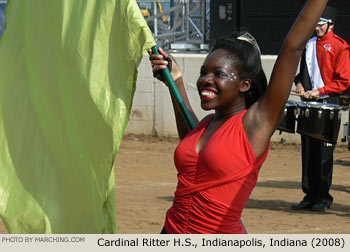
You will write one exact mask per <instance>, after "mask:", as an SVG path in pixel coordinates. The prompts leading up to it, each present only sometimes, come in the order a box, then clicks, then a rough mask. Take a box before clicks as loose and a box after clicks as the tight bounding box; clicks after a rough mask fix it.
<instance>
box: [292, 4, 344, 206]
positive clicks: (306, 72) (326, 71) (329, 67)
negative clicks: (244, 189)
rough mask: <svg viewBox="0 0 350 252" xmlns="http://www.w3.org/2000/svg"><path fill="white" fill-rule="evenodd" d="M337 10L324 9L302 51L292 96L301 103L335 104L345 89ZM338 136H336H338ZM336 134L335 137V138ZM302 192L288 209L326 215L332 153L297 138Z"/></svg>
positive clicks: (308, 139)
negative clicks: (296, 94)
mask: <svg viewBox="0 0 350 252" xmlns="http://www.w3.org/2000/svg"><path fill="white" fill-rule="evenodd" d="M336 14H337V10H336V9H335V8H333V7H329V6H328V7H327V8H326V9H325V11H324V13H323V15H322V17H321V18H320V20H319V22H318V25H317V26H316V28H315V33H316V36H315V37H312V38H311V39H310V40H309V41H308V43H307V45H306V47H305V50H304V53H303V56H302V59H301V63H300V73H299V74H298V75H297V76H296V78H295V83H296V92H297V93H299V94H301V95H302V97H303V100H312V99H314V98H316V97H318V98H319V99H318V101H321V102H323V103H334V104H338V103H339V94H342V93H343V92H344V91H345V90H347V88H348V87H349V82H350V61H349V58H350V47H349V45H348V44H347V42H345V41H344V40H343V39H342V38H340V37H339V36H337V35H336V34H334V31H333V30H334V23H335V18H336ZM338 133H339V132H338ZM338 133H337V134H338ZM301 144H302V147H301V149H302V189H303V192H304V193H305V197H304V199H303V200H302V201H301V202H299V203H297V204H293V205H292V209H294V210H304V209H311V210H313V211H327V210H329V209H330V206H331V204H332V202H333V197H332V196H331V195H330V194H329V190H330V187H331V183H332V172H333V152H334V148H335V144H336V143H334V144H330V143H326V142H323V141H321V140H318V139H316V138H312V137H309V136H306V135H303V134H302V135H301Z"/></svg>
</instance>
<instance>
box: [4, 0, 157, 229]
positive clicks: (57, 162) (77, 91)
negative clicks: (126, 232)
mask: <svg viewBox="0 0 350 252" xmlns="http://www.w3.org/2000/svg"><path fill="white" fill-rule="evenodd" d="M5 15H6V24H5V30H4V32H3V34H2V36H1V37H0V216H1V218H2V219H3V222H4V224H5V226H6V228H7V229H8V232H9V233H115V232H116V220H115V218H116V211H115V183H114V176H115V174H114V170H113V163H114V159H115V156H116V153H117V150H118V147H119V144H120V141H121V139H122V135H123V132H124V129H125V127H126V124H127V120H128V117H129V112H130V107H131V104H132V98H133V94H134V90H135V82H136V77H137V67H138V65H139V63H140V61H141V58H142V56H143V55H144V53H145V52H146V50H147V49H148V48H150V47H151V46H153V45H155V42H154V39H153V37H152V34H151V32H150V30H149V29H148V27H147V24H146V22H145V20H144V18H143V16H142V14H141V11H140V9H139V7H138V6H137V3H136V1H135V0H103V1H102V0H50V1H48V0H30V1H22V0H10V1H8V4H7V6H6V11H5Z"/></svg>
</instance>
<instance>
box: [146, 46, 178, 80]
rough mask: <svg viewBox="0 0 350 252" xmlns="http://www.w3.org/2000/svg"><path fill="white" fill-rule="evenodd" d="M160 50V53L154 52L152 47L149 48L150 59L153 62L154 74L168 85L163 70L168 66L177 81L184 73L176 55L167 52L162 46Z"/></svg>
mask: <svg viewBox="0 0 350 252" xmlns="http://www.w3.org/2000/svg"><path fill="white" fill-rule="evenodd" d="M158 51H159V53H160V55H158V54H153V53H152V49H148V54H149V61H150V62H151V66H152V72H153V76H154V77H155V78H157V79H158V80H160V81H162V82H164V83H165V84H166V85H168V83H167V82H166V80H165V78H164V76H163V74H162V70H164V69H166V68H167V67H168V68H169V71H170V73H171V76H172V77H173V80H174V81H175V82H176V81H177V80H178V79H179V78H180V77H182V74H181V72H180V69H179V67H178V65H177V63H176V61H175V59H174V57H172V56H171V55H170V54H168V53H166V52H165V51H164V50H163V49H161V48H159V49H158Z"/></svg>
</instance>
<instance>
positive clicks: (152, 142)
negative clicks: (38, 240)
mask: <svg viewBox="0 0 350 252" xmlns="http://www.w3.org/2000/svg"><path fill="white" fill-rule="evenodd" d="M177 143H178V140H177V139H173V138H153V137H150V136H126V137H124V139H123V141H122V144H121V146H120V149H119V153H118V156H117V160H116V184H117V199H116V200H117V225H118V233H122V234H127V233H139V234H142V233H159V232H160V230H161V229H162V227H163V222H164V216H165V212H166V210H167V209H168V208H169V207H170V206H171V203H172V199H173V194H174V190H175V188H176V170H175V168H174V165H173V151H174V149H175V147H176V145H177ZM334 155H335V157H334V172H333V185H332V188H331V194H332V195H333V197H334V203H333V204H332V206H331V210H330V211H329V212H327V213H315V212H311V211H292V210H291V209H290V206H291V204H293V203H295V202H298V201H300V200H301V199H302V197H303V192H302V190H301V184H300V181H301V157H300V146H299V145H295V144H294V145H291V144H280V143H273V144H272V145H271V150H270V153H269V156H268V158H267V160H266V162H265V163H264V165H263V166H262V168H261V172H260V176H259V180H258V184H257V186H256V188H255V189H254V191H253V193H252V195H251V197H250V199H249V201H248V203H247V205H246V208H245V209H244V211H243V215H242V220H243V222H244V225H245V226H246V228H247V230H248V232H249V233H256V234H260V233H262V234H268V233H282V234H283V233H286V234H290V233H347V234H349V233H350V151H348V150H347V148H345V147H344V146H337V147H336V150H335V154H334ZM0 233H6V230H5V228H4V226H3V225H2V223H1V221H0Z"/></svg>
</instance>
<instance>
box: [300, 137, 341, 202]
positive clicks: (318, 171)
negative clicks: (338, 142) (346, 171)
mask: <svg viewBox="0 0 350 252" xmlns="http://www.w3.org/2000/svg"><path fill="white" fill-rule="evenodd" d="M334 149H335V143H333V144H332V145H331V146H329V144H327V143H325V142H323V141H321V140H318V139H316V138H312V137H309V136H306V135H303V134H302V135H301V151H302V188H303V192H304V193H305V194H306V195H305V197H304V199H305V200H309V201H311V202H314V203H320V202H322V203H325V204H327V205H328V206H330V205H331V204H332V202H333V197H332V196H331V195H330V194H329V189H330V188H331V184H332V174H333V152H334Z"/></svg>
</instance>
